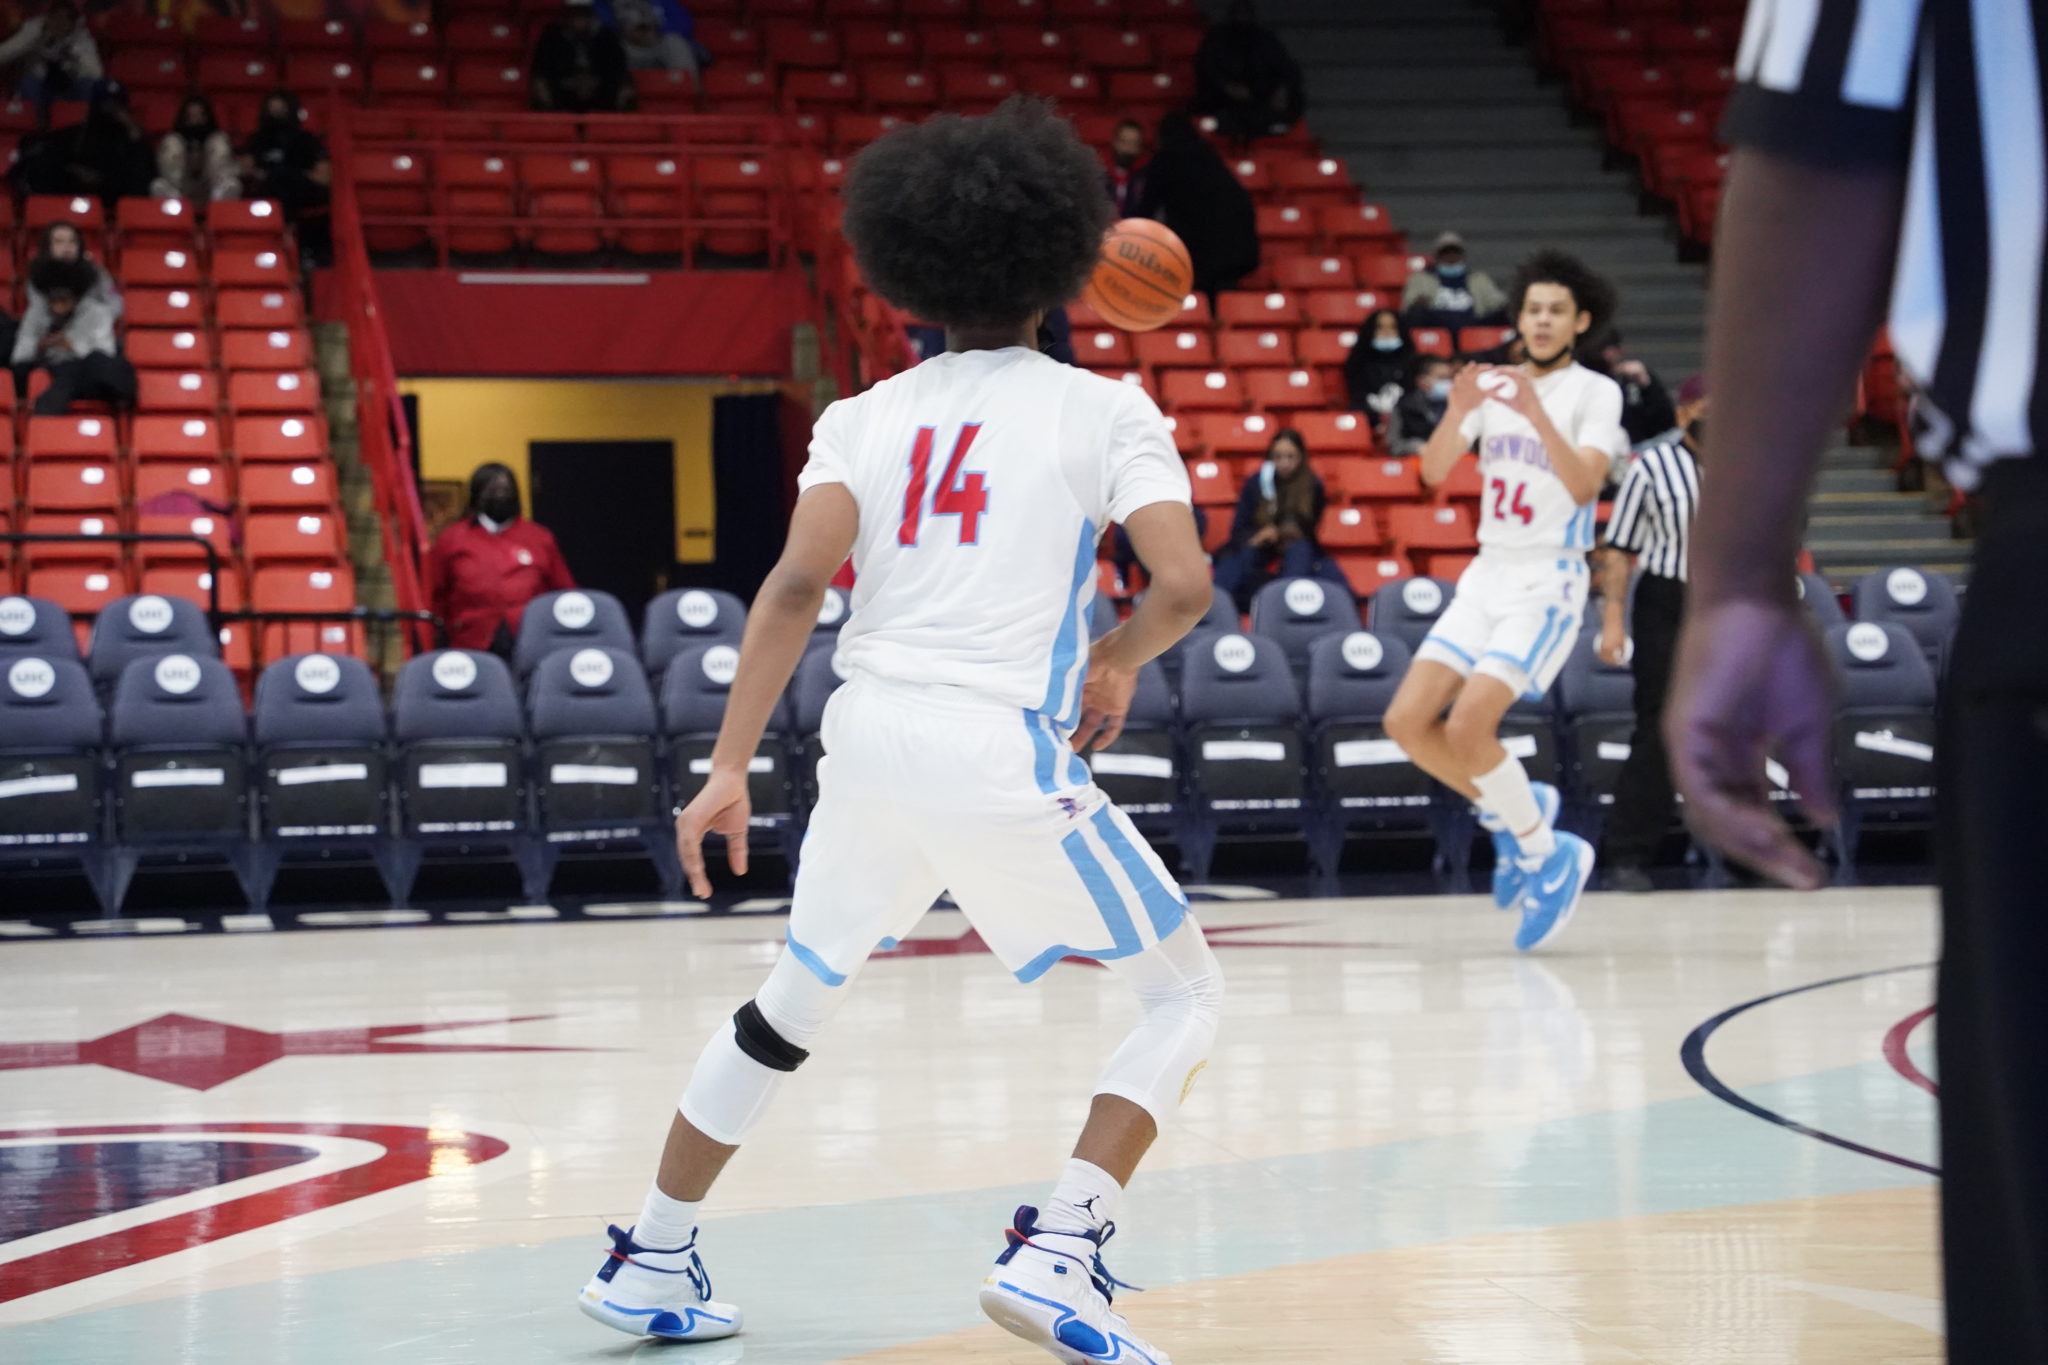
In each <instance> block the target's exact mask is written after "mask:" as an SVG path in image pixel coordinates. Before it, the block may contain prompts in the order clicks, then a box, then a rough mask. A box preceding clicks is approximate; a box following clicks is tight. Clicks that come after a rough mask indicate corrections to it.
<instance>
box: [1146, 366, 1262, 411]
mask: <svg viewBox="0 0 2048 1365" xmlns="http://www.w3.org/2000/svg"><path fill="white" fill-rule="evenodd" d="M1159 388H1160V392H1161V394H1162V395H1163V396H1164V399H1165V402H1164V406H1166V407H1169V408H1173V409H1176V410H1179V409H1183V408H1190V409H1201V408H1216V409H1221V410H1224V411H1229V410H1233V409H1236V408H1241V407H1243V406H1244V385H1243V384H1242V383H1240V382H1239V381H1238V377H1237V376H1236V375H1235V374H1232V373H1231V372H1229V371H1228V370H1169V371H1167V372H1166V373H1165V374H1163V375H1161V376H1160V379H1159Z"/></svg>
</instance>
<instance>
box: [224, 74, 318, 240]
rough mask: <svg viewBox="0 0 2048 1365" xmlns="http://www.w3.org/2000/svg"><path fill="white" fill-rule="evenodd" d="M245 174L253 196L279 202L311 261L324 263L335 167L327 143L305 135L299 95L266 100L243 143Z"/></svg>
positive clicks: (284, 94)
mask: <svg viewBox="0 0 2048 1365" xmlns="http://www.w3.org/2000/svg"><path fill="white" fill-rule="evenodd" d="M241 172H242V177H243V179H244V180H245V181H246V182H247V183H248V186H249V191H250V193H251V194H253V195H254V196H255V197H256V198H259V199H275V200H276V201H277V204H278V207H279V208H280V209H282V210H283V211H284V216H285V221H286V222H288V223H290V224H291V225H292V227H293V229H294V230H295V231H296V232H297V233H298V237H299V249H300V250H301V251H302V252H303V253H304V254H305V256H306V258H307V260H308V262H309V263H312V264H325V263H326V261H327V259H328V258H329V256H330V255H331V254H332V252H331V251H330V242H331V240H332V238H331V233H330V231H329V221H328V214H329V209H330V206H331V204H332V190H331V188H330V187H331V186H332V185H333V183H334V167H333V165H332V163H330V162H329V161H328V159H327V144H326V143H324V142H322V141H321V140H320V138H319V137H318V135H316V134H314V133H309V132H307V131H306V125H305V119H304V118H303V117H302V115H301V114H300V111H299V97H298V96H297V95H294V94H293V93H292V92H291V91H289V90H273V91H271V92H270V93H269V94H268V95H266V96H264V97H263V108H262V109H261V110H260V111H259V112H258V114H257V118H256V131H255V132H254V133H252V134H250V135H249V140H248V141H247V142H245V143H243V144H242V157H241Z"/></svg>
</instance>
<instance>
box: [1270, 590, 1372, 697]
mask: <svg viewBox="0 0 2048 1365" xmlns="http://www.w3.org/2000/svg"><path fill="white" fill-rule="evenodd" d="M1357 629H1358V599H1357V598H1355V597H1353V596H1352V595H1351V589H1350V588H1348V587H1346V586H1345V585H1344V584H1342V583H1332V582H1330V581H1328V580H1326V579H1321V578H1283V579H1275V580H1274V581H1273V582H1271V583H1268V584H1267V585H1266V586H1265V587H1263V588H1260V589H1259V591H1258V592H1257V594H1256V595H1254V596H1253V598H1252V632H1253V633H1254V634H1256V635H1263V636H1265V637H1266V638H1267V639H1269V640H1275V641H1277V642H1279V645H1280V648H1281V649H1282V650H1284V651H1286V654H1287V662H1288V663H1289V664H1290V665H1292V666H1293V668H1294V671H1295V674H1296V676H1297V677H1298V676H1300V675H1301V674H1302V672H1303V670H1304V669H1306V668H1307V667H1308V655H1309V647H1310V646H1311V645H1313V644H1314V643H1315V642H1316V641H1318V640H1322V639H1326V638H1328V637H1330V636H1337V637H1339V638H1342V637H1343V636H1346V635H1349V634H1350V633H1351V632H1353V631H1355V630H1357Z"/></svg>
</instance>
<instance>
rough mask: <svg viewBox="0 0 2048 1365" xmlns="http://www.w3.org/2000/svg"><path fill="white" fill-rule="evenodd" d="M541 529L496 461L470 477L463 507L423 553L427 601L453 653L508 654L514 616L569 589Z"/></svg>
mask: <svg viewBox="0 0 2048 1365" xmlns="http://www.w3.org/2000/svg"><path fill="white" fill-rule="evenodd" d="M575 586H576V580H575V579H573V578H571V577H570V576H569V566H568V565H566V564H564V563H563V562H562V551H561V549H560V548H559V547H558V546H556V544H555V538H554V536H553V535H552V534H551V533H550V532H549V531H548V529H547V528H546V527H545V526H542V525H540V524H539V523H537V522H533V521H528V520H527V519H526V518H525V517H522V516H520V515H519V479H518V477H517V476H516V475H514V474H513V473H512V471H511V470H510V469H507V468H506V467H505V466H504V465H501V464H495V463H494V464H485V465H479V466H477V471H476V473H474V474H472V475H470V476H469V510H468V511H467V512H465V513H464V514H463V516H462V519H461V520H460V521H457V522H453V523H451V524H450V525H448V526H447V527H445V528H443V530H442V532H441V534H440V535H439V536H437V537H436V538H435V540H434V548H433V550H432V551H431V552H430V553H429V554H428V556H427V597H428V600H429V601H430V603H431V604H432V607H433V611H434V614H435V615H437V616H439V617H440V618H441V619H442V620H443V621H446V622H447V623H448V643H449V644H451V645H453V646H455V647H456V648H457V649H487V650H490V651H491V652H492V653H494V654H501V655H504V656H506V657H508V658H509V657H510V656H511V653H512V641H513V638H514V637H515V636H516V635H517V634H518V633H519V614H520V613H521V612H523V611H525V610H526V604H527V603H528V602H531V601H532V600H533V599H534V598H536V597H538V596H540V595H541V594H542V593H544V592H554V591H556V590H557V589H561V588H573V587H575Z"/></svg>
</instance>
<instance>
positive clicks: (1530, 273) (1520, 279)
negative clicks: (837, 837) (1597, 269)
mask: <svg viewBox="0 0 2048 1365" xmlns="http://www.w3.org/2000/svg"><path fill="white" fill-rule="evenodd" d="M1532 284H1561V285H1563V286H1564V287H1565V288H1566V289H1569V290H1570V291H1571V295H1572V302H1573V303H1575V304H1577V305H1578V309H1579V311H1580V312H1581V313H1588V314H1591V315H1592V319H1593V320H1592V322H1591V323H1590V324H1589V325H1588V326H1587V327H1586V330H1585V331H1584V332H1583V333H1582V334H1581V335H1582V336H1583V337H1587V338H1591V337H1596V336H1598V335H1599V334H1600V332H1601V331H1602V330H1603V329H1604V328H1605V327H1606V326H1607V324H1608V323H1610V322H1612V321H1613V320H1614V309H1615V305H1616V303H1617V302H1618V299H1617V297H1616V295H1615V292H1614V286H1613V285H1612V284H1610V283H1609V282H1608V281H1607V279H1606V278H1605V277H1604V276H1601V275H1596V274H1594V273H1593V269H1592V267H1591V266H1589V265H1587V264H1586V263H1585V262H1584V261H1582V260H1580V259H1579V258H1578V257H1576V256H1574V255H1572V254H1571V253H1570V252H1569V251H1559V250H1557V249H1556V248H1555V247H1546V248H1545V249H1543V250H1541V251H1537V252H1534V253H1532V254H1531V255H1529V256H1528V257H1527V258H1525V259H1524V260H1523V261H1522V263H1521V264H1520V265H1518V266H1516V267H1515V280H1514V284H1513V286H1512V287H1511V288H1510V289H1509V290H1508V297H1509V298H1510V299H1512V300H1513V301H1514V315H1515V316H1516V317H1520V316H1521V315H1522V303H1523V300H1525V299H1526V298H1528V296H1529V286H1530V285H1532Z"/></svg>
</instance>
